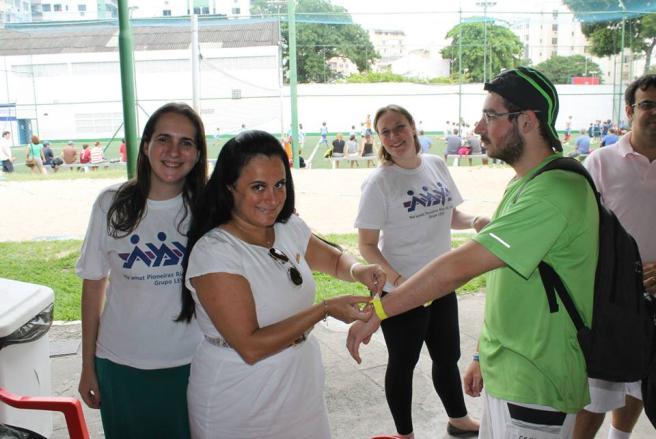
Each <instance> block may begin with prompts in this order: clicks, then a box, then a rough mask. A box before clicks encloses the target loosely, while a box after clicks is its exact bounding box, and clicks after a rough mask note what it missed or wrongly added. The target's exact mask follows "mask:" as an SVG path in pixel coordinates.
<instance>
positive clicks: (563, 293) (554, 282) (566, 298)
mask: <svg viewBox="0 0 656 439" xmlns="http://www.w3.org/2000/svg"><path fill="white" fill-rule="evenodd" d="M538 268H539V270H540V277H541V278H542V284H543V285H544V290H545V292H546V293H547V301H548V302H549V312H551V313H554V312H558V303H557V302H556V295H555V294H554V291H555V292H556V293H557V294H558V297H560V301H561V302H563V305H564V306H565V309H566V310H567V314H569V317H570V318H571V319H572V322H574V327H575V328H576V330H577V331H580V330H581V329H582V328H584V327H585V325H584V323H583V319H582V318H581V314H579V312H578V311H577V310H576V307H575V306H574V301H573V300H572V298H571V297H570V295H569V293H568V292H567V289H566V288H565V285H564V284H563V281H562V280H561V279H560V276H558V273H556V271H555V270H554V269H553V267H551V265H549V264H547V263H546V262H544V261H542V262H540V265H539V266H538Z"/></svg>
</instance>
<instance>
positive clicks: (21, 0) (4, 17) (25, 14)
mask: <svg viewBox="0 0 656 439" xmlns="http://www.w3.org/2000/svg"><path fill="white" fill-rule="evenodd" d="M31 19H32V4H31V3H30V1H29V0H0V26H2V25H3V24H4V23H22V22H26V21H31Z"/></svg>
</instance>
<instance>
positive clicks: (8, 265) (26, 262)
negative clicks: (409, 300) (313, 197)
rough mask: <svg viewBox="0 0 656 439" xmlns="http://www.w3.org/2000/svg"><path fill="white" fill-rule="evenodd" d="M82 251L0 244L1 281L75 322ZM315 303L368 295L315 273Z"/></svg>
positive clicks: (459, 239)
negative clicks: (33, 289) (40, 289)
mask: <svg viewBox="0 0 656 439" xmlns="http://www.w3.org/2000/svg"><path fill="white" fill-rule="evenodd" d="M324 237H325V238H326V239H327V240H329V241H331V242H334V243H336V244H339V245H340V246H341V247H342V248H343V249H344V250H345V251H346V252H348V253H350V254H358V251H357V242H358V238H357V235H356V234H355V233H350V234H339V235H337V234H331V235H325V236H324ZM468 237H469V235H465V234H463V235H455V236H454V239H453V245H454V247H457V246H459V245H462V244H463V243H464V242H465V241H466V240H467V239H468ZM81 247H82V241H80V240H62V241H24V242H0V266H1V267H3V269H4V271H3V277H6V278H8V279H15V280H19V281H23V282H30V283H35V284H41V285H46V286H48V287H50V288H52V289H53V290H54V292H55V320H79V319H80V297H81V294H82V280H81V279H80V278H78V277H77V275H76V274H75V263H76V262H77V258H78V256H79V253H80V248H81ZM314 279H315V281H316V284H317V301H321V300H323V299H328V298H331V297H335V296H339V295H343V294H359V295H368V294H369V293H368V291H367V289H366V288H365V287H363V286H362V285H360V284H353V283H348V282H342V281H340V280H336V279H335V278H333V277H331V276H328V275H326V274H322V273H315V275H314ZM484 288H485V276H480V277H477V278H475V279H472V280H471V281H470V282H468V283H467V284H466V285H464V286H463V287H462V288H461V289H460V290H459V292H461V293H469V292H476V291H480V290H481V289H484Z"/></svg>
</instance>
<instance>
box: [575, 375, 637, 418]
mask: <svg viewBox="0 0 656 439" xmlns="http://www.w3.org/2000/svg"><path fill="white" fill-rule="evenodd" d="M588 386H589V387H590V401H591V402H590V404H588V405H587V406H586V407H585V409H586V410H587V411H589V412H591V413H606V412H609V411H611V410H615V409H618V408H620V407H624V405H625V404H626V402H625V401H626V395H630V396H632V397H634V398H636V399H639V400H640V401H642V389H641V386H642V382H641V381H635V382H633V383H615V382H612V381H605V380H599V379H596V378H588Z"/></svg>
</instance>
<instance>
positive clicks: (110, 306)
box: [77, 103, 207, 439]
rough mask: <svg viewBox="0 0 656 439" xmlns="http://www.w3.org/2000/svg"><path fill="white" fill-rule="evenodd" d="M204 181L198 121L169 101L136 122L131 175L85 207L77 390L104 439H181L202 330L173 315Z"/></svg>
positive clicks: (186, 424) (79, 265)
mask: <svg viewBox="0 0 656 439" xmlns="http://www.w3.org/2000/svg"><path fill="white" fill-rule="evenodd" d="M206 179H207V145H206V142H205V131H204V128H203V123H202V121H201V119H200V117H199V116H198V114H196V112H195V111H194V110H193V109H192V108H191V107H189V106H188V105H186V104H178V103H169V104H166V105H164V106H163V107H161V108H159V109H158V110H157V111H155V112H154V113H153V115H152V116H151V117H150V118H149V120H148V122H147V123H146V126H145V128H144V132H143V136H142V138H141V143H140V145H139V154H138V157H137V176H136V178H133V179H131V180H129V181H127V182H126V183H123V184H120V185H116V186H111V187H109V188H107V189H105V190H104V191H103V192H102V193H101V194H100V195H99V196H98V199H97V200H96V202H95V204H94V206H93V210H92V213H91V219H90V222H89V227H88V229H87V233H86V237H85V240H84V244H83V246H82V252H81V255H80V259H79V261H78V263H77V274H78V275H79V276H80V277H81V278H83V279H84V282H83V289H82V375H81V377H80V385H79V391H80V395H81V396H82V399H83V400H84V401H85V402H86V404H87V405H88V406H89V407H91V408H100V413H101V416H102V422H103V429H104V432H105V437H107V438H120V439H125V438H140V439H143V438H176V439H177V438H185V437H189V421H188V416H187V403H186V390H187V381H188V377H189V367H190V362H191V357H192V355H193V352H194V350H195V349H196V346H197V345H198V343H199V342H200V340H201V337H202V336H201V333H200V331H199V329H198V325H197V323H196V321H195V320H191V319H189V320H188V321H187V322H184V323H180V322H176V321H175V320H176V317H177V315H178V313H179V311H180V291H181V289H182V284H183V277H182V260H183V258H184V256H185V254H186V247H187V236H186V235H187V229H188V227H189V222H190V220H191V205H192V204H193V203H194V200H195V198H196V196H197V194H198V193H199V192H200V190H201V189H202V187H203V185H204V184H205V181H206ZM103 305H104V306H103Z"/></svg>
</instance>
